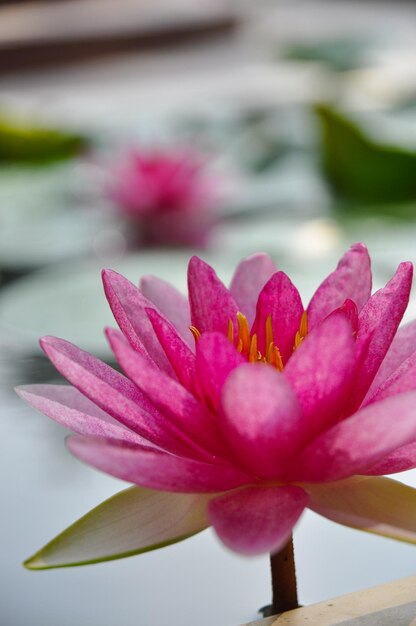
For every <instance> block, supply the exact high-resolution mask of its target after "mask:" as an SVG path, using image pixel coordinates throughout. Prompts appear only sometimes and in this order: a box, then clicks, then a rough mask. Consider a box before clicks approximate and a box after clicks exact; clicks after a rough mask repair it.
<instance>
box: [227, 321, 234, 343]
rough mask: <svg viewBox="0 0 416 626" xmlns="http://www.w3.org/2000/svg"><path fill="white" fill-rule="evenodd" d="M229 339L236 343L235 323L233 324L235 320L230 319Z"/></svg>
mask: <svg viewBox="0 0 416 626" xmlns="http://www.w3.org/2000/svg"><path fill="white" fill-rule="evenodd" d="M227 336H228V339H229V340H230V341H231V343H234V324H233V320H231V319H230V320H228V333H227Z"/></svg>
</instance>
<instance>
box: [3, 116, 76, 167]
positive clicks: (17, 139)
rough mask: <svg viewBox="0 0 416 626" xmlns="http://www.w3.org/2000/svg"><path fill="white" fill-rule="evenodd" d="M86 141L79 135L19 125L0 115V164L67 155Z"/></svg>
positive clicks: (38, 162)
mask: <svg viewBox="0 0 416 626" xmlns="http://www.w3.org/2000/svg"><path fill="white" fill-rule="evenodd" d="M87 145H88V141H87V139H86V137H83V136H81V135H77V134H72V133H69V132H65V131H61V130H57V129H52V128H51V129H49V128H43V127H41V126H23V125H20V124H17V123H15V122H13V121H11V120H9V119H8V118H6V117H3V116H0V165H15V164H22V165H42V164H46V163H50V162H53V161H59V160H63V159H70V158H72V157H74V156H76V155H78V154H80V153H81V152H82V151H83V150H85V148H86V147H87Z"/></svg>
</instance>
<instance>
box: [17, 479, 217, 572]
mask: <svg viewBox="0 0 416 626" xmlns="http://www.w3.org/2000/svg"><path fill="white" fill-rule="evenodd" d="M211 497H212V496H211ZM208 500H209V496H206V495H190V494H177V493H165V492H162V491H153V490H151V489H143V488H141V487H130V488H129V489H125V490H124V491H121V492H120V493H118V494H116V495H115V496H113V497H112V498H109V499H108V500H105V502H103V503H102V504H100V505H99V506H97V507H95V508H94V509H92V510H91V511H90V512H89V513H87V514H86V515H84V517H81V518H80V519H79V520H78V521H77V522H75V523H74V524H72V525H71V526H69V527H68V528H67V529H66V530H64V531H63V532H62V533H61V534H60V535H58V536H57V537H55V539H53V540H52V541H50V542H49V543H48V544H46V546H44V547H43V548H42V549H41V550H39V552H37V553H36V554H34V555H33V556H32V557H30V558H29V559H28V560H27V561H25V563H24V566H25V567H27V568H28V569H31V570H39V569H52V568H57V567H71V566H75V565H88V564H91V563H100V562H101V561H111V560H114V559H121V558H124V557H127V556H132V555H134V554H140V553H143V552H149V551H150V550H157V549H158V548H163V547H164V546H168V545H170V544H172V543H177V542H178V541H182V540H184V539H187V538H188V537H191V536H192V535H195V534H196V533H199V532H200V531H201V530H204V529H205V528H207V526H208V522H207V520H206V517H205V509H206V504H207V501H208Z"/></svg>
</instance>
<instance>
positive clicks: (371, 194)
mask: <svg viewBox="0 0 416 626" xmlns="http://www.w3.org/2000/svg"><path fill="white" fill-rule="evenodd" d="M315 111H316V114H317V116H318V119H319V123H320V127H321V135H322V141H321V151H322V167H323V171H324V173H325V175H326V177H327V179H328V181H329V183H330V184H331V186H332V188H333V190H334V192H335V193H336V195H337V196H338V197H339V198H341V199H342V200H344V201H352V202H354V203H362V204H363V205H365V204H367V205H384V206H385V207H386V206H387V205H389V204H390V203H396V204H397V203H402V202H405V203H412V202H416V152H413V151H411V150H407V149H405V148H400V147H399V146H394V145H388V144H383V143H377V142H375V141H373V140H372V139H370V138H369V137H368V136H367V135H366V133H365V131H364V130H363V129H361V128H360V127H359V125H358V124H356V123H355V122H353V121H352V120H350V119H349V118H348V117H347V116H345V115H343V114H341V113H340V112H338V111H336V110H335V109H333V108H331V107H329V106H326V105H319V106H316V107H315ZM369 208H370V206H369ZM374 209H376V210H377V208H376V207H372V210H373V212H374ZM406 212H407V211H406Z"/></svg>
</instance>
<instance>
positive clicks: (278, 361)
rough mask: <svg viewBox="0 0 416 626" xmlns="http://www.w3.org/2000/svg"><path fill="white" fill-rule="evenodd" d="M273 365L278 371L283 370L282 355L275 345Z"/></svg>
mask: <svg viewBox="0 0 416 626" xmlns="http://www.w3.org/2000/svg"><path fill="white" fill-rule="evenodd" d="M274 365H275V366H276V367H277V369H278V370H279V371H280V372H283V360H282V355H281V354H280V350H279V348H277V346H275V347H274Z"/></svg>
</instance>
